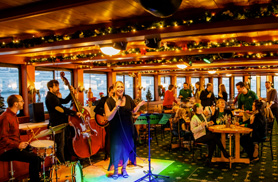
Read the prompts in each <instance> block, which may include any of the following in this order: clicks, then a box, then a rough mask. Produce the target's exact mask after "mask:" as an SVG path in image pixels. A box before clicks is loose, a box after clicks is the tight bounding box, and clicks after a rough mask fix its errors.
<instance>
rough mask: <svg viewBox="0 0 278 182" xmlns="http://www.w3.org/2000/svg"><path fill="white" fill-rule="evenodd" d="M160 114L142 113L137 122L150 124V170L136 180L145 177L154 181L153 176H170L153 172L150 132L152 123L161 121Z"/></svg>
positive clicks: (141, 179)
mask: <svg viewBox="0 0 278 182" xmlns="http://www.w3.org/2000/svg"><path fill="white" fill-rule="evenodd" d="M160 116H161V115H159V114H141V115H140V116H139V117H138V118H137V120H136V122H135V124H148V145H149V156H148V161H149V170H148V173H147V174H146V175H145V176H143V177H142V178H139V179H137V180H136V181H135V182H140V181H143V180H144V179H145V178H147V177H148V178H149V181H152V179H153V178H157V177H163V178H169V176H163V175H158V174H153V173H152V171H151V137H150V135H151V132H150V125H151V124H158V123H159V121H160Z"/></svg>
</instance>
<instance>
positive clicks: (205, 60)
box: [203, 58, 211, 64]
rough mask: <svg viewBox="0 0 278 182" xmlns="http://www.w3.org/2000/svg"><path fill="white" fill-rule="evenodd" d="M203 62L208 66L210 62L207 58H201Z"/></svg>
mask: <svg viewBox="0 0 278 182" xmlns="http://www.w3.org/2000/svg"><path fill="white" fill-rule="evenodd" d="M203 61H204V62H205V63H208V64H210V63H211V60H210V59H208V58H203Z"/></svg>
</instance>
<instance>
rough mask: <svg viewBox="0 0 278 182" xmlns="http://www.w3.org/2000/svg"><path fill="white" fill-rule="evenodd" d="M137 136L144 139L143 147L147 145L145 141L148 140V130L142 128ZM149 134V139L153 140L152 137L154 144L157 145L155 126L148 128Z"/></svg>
mask: <svg viewBox="0 0 278 182" xmlns="http://www.w3.org/2000/svg"><path fill="white" fill-rule="evenodd" d="M139 132H140V133H139V136H140V137H142V136H143V138H144V140H145V145H146V144H147V139H148V128H142V129H140V130H139ZM150 133H151V138H153V136H154V137H155V139H156V144H157V145H158V140H157V134H156V126H155V125H154V126H152V125H151V126H150Z"/></svg>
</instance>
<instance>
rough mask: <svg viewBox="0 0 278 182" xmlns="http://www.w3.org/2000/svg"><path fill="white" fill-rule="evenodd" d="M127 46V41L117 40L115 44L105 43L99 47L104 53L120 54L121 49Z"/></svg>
mask: <svg viewBox="0 0 278 182" xmlns="http://www.w3.org/2000/svg"><path fill="white" fill-rule="evenodd" d="M126 46H127V42H115V43H113V44H103V45H100V46H99V47H100V50H101V52H102V53H103V54H106V55H110V56H112V55H116V54H118V53H119V52H120V51H121V50H125V49H126Z"/></svg>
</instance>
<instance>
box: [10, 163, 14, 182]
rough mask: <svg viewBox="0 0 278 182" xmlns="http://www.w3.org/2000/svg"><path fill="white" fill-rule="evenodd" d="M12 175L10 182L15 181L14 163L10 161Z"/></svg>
mask: <svg viewBox="0 0 278 182" xmlns="http://www.w3.org/2000/svg"><path fill="white" fill-rule="evenodd" d="M10 174H11V177H10V179H9V181H14V180H15V177H14V168H13V161H10Z"/></svg>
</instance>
